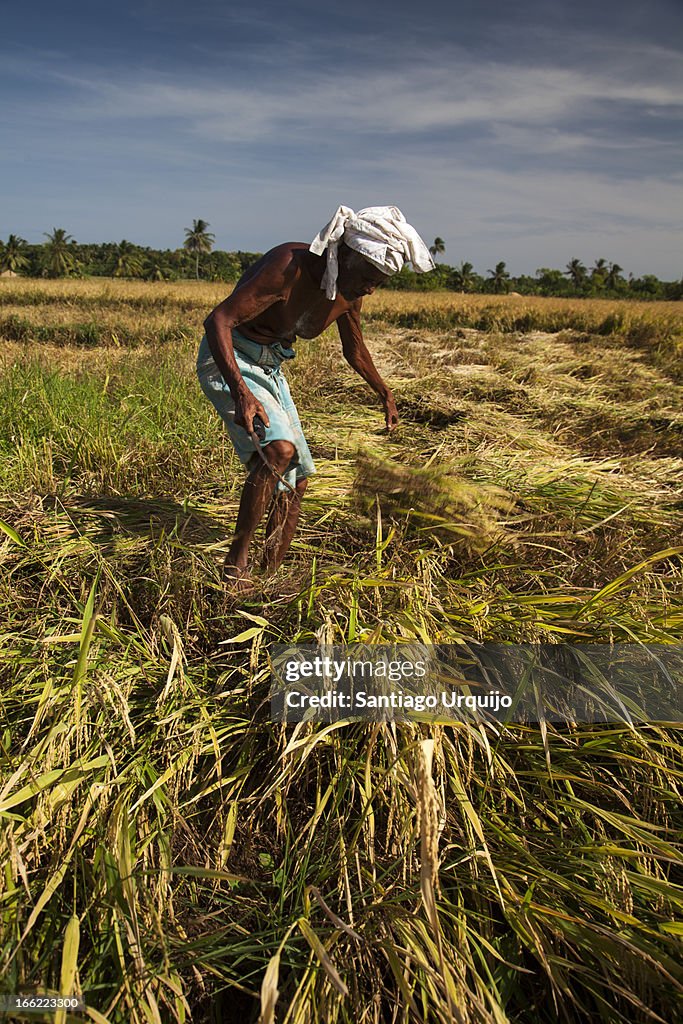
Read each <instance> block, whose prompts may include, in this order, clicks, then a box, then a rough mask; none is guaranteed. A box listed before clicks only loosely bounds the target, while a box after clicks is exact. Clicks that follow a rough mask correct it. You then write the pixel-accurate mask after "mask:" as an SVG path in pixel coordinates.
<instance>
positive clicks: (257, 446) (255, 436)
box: [248, 430, 296, 495]
mask: <svg viewBox="0 0 683 1024" xmlns="http://www.w3.org/2000/svg"><path fill="white" fill-rule="evenodd" d="M248 433H249V437H250V438H251V443H252V444H253V446H254V448H255V449H256V451H257V452H258V453H259V457H260V459H261V462H262V463H263V465H264V466H267V467H268V469H269V470H270V472H271V473H273V475H274V476H276V477H277V479H278V480H279V481H280V483H281V484H284V485H285V487H286V488H287V490H288V491H291V492H292V494H294V495H295V494H296V491H295V490H294V488H293V487H292V485H291V484H288V483H287V481H286V480H285V478H284V477H283V476H282V475H281V474H280V473H278V471H277V470H276V469H273V467H272V466H271V464H270V463H269V462H268V459H267V458H266V457H265V455H264V454H263V449H262V448H261V442H260V440H259V436H258V434H257V433H256V431H255V430H251V431H248Z"/></svg>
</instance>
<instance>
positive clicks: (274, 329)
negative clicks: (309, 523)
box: [197, 206, 434, 580]
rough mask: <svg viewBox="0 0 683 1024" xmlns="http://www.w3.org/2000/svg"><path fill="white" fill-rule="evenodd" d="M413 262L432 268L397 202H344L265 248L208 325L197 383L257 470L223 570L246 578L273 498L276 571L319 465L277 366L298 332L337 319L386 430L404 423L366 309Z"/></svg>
mask: <svg viewBox="0 0 683 1024" xmlns="http://www.w3.org/2000/svg"><path fill="white" fill-rule="evenodd" d="M406 260H409V261H410V262H411V263H412V265H413V267H414V268H415V269H416V270H418V271H420V272H425V271H427V270H431V269H432V268H433V266H434V263H433V261H432V258H431V256H430V254H429V250H428V249H427V247H426V245H425V244H424V242H423V241H422V239H421V238H420V236H419V235H418V233H417V232H416V231H415V229H414V228H413V227H411V225H410V224H408V223H407V222H406V219H405V217H404V216H403V214H402V213H401V211H400V210H398V209H397V208H396V207H395V206H372V207H368V208H367V209H365V210H360V211H359V212H358V213H354V211H353V210H351V209H349V208H348V207H347V206H340V207H339V208H338V210H337V212H336V213H335V215H334V216H333V218H332V220H331V221H330V222H329V223H328V224H326V225H325V227H324V228H323V229H322V231H321V232H320V233H319V234H318V235H316V237H315V238H314V240H313V242H312V243H311V244H310V246H309V245H307V244H306V243H305V242H285V243H284V244H283V245H278V246H276V247H275V248H274V249H271V250H270V251H269V252H267V253H266V254H265V256H262V257H261V259H260V260H259V261H258V262H257V263H255V264H254V266H252V267H250V268H249V269H248V270H247V271H246V272H245V273H244V274H243V275H242V277H241V278H240V280H239V281H238V282H237V285H236V287H235V290H234V291H233V292H232V294H231V295H229V296H228V298H227V299H225V300H224V301H223V302H221V303H220V305H218V306H216V308H215V309H214V310H213V312H212V313H210V314H209V316H208V317H207V318H206V320H205V321H204V327H205V329H206V334H205V336H204V337H203V338H202V342H201V345H200V347H199V354H198V357H197V375H198V377H199V382H200V384H201V387H202V390H203V392H204V394H205V395H206V397H207V398H208V399H209V400H210V401H211V402H212V403H213V405H214V406H215V408H216V410H217V412H218V413H219V415H220V417H221V419H222V420H223V421H224V423H225V425H226V428H227V430H228V433H229V435H230V439H231V441H232V443H233V445H234V448H235V451H236V452H237V454H238V456H239V458H240V460H241V462H242V463H243V464H244V465H245V466H246V468H247V470H248V473H249V475H248V477H247V480H246V483H245V485H244V490H243V492H242V497H241V500H240V507H239V513H238V516H237V527H236V531H235V536H234V539H233V541H232V544H231V546H230V550H229V552H228V555H227V558H226V560H225V575H226V577H228V578H230V579H234V580H239V579H241V578H243V577H244V576H246V575H247V566H248V555H249V546H250V544H251V541H252V538H253V536H254V533H255V531H256V528H257V526H258V524H259V522H260V521H261V519H262V518H263V515H264V513H265V511H266V509H267V507H268V505H269V504H270V510H269V514H268V519H267V523H266V545H265V553H264V565H265V567H266V568H267V569H269V570H275V569H277V567H278V566H279V565H280V563H281V561H282V559H283V558H284V556H285V554H286V552H287V549H288V548H289V545H290V543H291V541H292V537H293V536H294V532H295V530H296V526H297V522H298V518H299V511H300V507H301V499H302V497H303V494H304V491H305V490H306V485H307V483H308V477H309V476H311V475H312V474H313V473H315V466H314V464H313V459H312V457H311V453H310V451H309V448H308V444H307V443H306V439H305V437H304V435H303V431H302V428H301V423H300V420H299V415H298V413H297V410H296V406H295V405H294V402H293V401H292V396H291V394H290V391H289V386H288V384H287V381H286V378H285V376H284V374H283V373H282V369H281V366H282V363H283V362H285V361H286V360H287V359H293V358H294V348H293V345H294V342H295V341H296V339H297V337H300V338H316V337H317V336H318V335H319V334H322V332H323V331H324V330H325V329H326V328H327V327H329V326H330V324H331V323H333V322H336V324H337V328H338V330H339V337H340V339H341V344H342V351H343V353H344V357H345V358H346V360H347V362H348V363H349V365H350V366H351V367H353V369H354V370H356V372H357V373H359V374H360V376H361V377H362V378H363V379H364V380H365V381H367V383H368V384H369V385H370V387H371V388H372V389H373V391H375V392H377V394H378V395H379V396H380V398H381V400H382V404H383V406H384V414H385V419H386V425H387V430H389V431H391V430H393V429H394V427H395V426H396V424H397V423H398V412H397V409H396V403H395V401H394V396H393V395H392V393H391V391H390V389H389V388H388V387H387V385H386V384H385V383H384V381H383V380H382V378H381V377H380V375H379V373H378V372H377V369H376V368H375V365H374V363H373V361H372V358H371V356H370V353H369V352H368V350H367V348H366V346H365V342H364V340H363V332H362V330H361V323H360V311H361V305H362V302H363V297H364V296H365V295H371V294H372V292H374V290H375V288H377V287H378V286H379V285H380V284H382V283H383V282H384V281H386V280H387V279H388V277H390V276H391V274H395V273H396V272H397V271H399V270H400V269H401V267H402V266H403V264H404V262H405V261H406ZM259 421H260V422H259ZM264 428H265V429H264ZM255 431H256V433H255ZM259 431H260V437H261V442H260V451H257V448H256V444H257V443H258V441H259V437H258V436H257V435H258V433H259ZM276 485H277V488H276Z"/></svg>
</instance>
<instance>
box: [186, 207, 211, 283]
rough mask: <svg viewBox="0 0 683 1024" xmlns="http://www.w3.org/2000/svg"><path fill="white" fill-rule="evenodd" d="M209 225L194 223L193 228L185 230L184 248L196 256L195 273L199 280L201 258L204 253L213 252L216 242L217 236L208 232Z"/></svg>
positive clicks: (203, 221) (200, 221)
mask: <svg viewBox="0 0 683 1024" xmlns="http://www.w3.org/2000/svg"><path fill="white" fill-rule="evenodd" d="M208 226H209V224H208V222H207V221H205V220H201V219H200V220H194V221H192V227H191V228H185V236H186V237H185V241H184V242H183V246H184V248H185V249H187V251H188V252H191V253H194V256H195V273H196V275H197V280H199V257H200V255H203V254H204V253H209V252H211V246H212V245H213V243H214V242H215V241H216V238H215V235H212V234H211V232H209V231H207V230H206V229H207V228H208Z"/></svg>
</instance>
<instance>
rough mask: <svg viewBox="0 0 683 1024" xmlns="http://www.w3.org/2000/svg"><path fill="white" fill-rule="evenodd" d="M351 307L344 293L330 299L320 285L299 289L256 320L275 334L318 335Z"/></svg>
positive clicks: (305, 336)
mask: <svg viewBox="0 0 683 1024" xmlns="http://www.w3.org/2000/svg"><path fill="white" fill-rule="evenodd" d="M348 309H349V303H348V302H347V301H346V300H345V299H343V298H342V297H341V296H337V298H336V299H334V300H331V299H328V298H327V297H326V295H325V293H324V292H323V291H321V290H320V289H319V288H318V289H316V290H315V291H313V290H311V289H306V290H298V289H296V290H293V292H292V294H291V295H289V296H288V297H287V298H286V299H283V300H281V301H280V302H277V303H275V304H274V305H273V306H271V307H270V308H269V309H267V310H265V312H264V313H262V314H261V316H260V317H258V318H256V319H255V320H254V321H253V324H254V326H255V327H259V328H261V329H263V330H265V331H267V332H268V333H271V332H272V334H273V335H274V336H276V337H282V338H291V339H292V340H294V338H295V337H298V338H317V337H318V335H319V334H322V332H323V331H324V330H325V329H326V328H327V327H329V326H330V324H332V323H334V321H335V320H336V319H337V318H338V317H339V316H341V314H342V313H345V312H347V311H348Z"/></svg>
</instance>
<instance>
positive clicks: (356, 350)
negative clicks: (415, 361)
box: [337, 300, 398, 432]
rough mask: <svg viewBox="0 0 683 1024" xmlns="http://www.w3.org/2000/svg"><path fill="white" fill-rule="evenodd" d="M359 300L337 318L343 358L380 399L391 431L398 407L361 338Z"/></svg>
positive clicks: (396, 418)
mask: <svg viewBox="0 0 683 1024" xmlns="http://www.w3.org/2000/svg"><path fill="white" fill-rule="evenodd" d="M360 307H361V301H360V300H357V301H356V302H355V303H354V304H353V306H352V307H351V309H350V310H349V311H348V313H342V315H341V316H340V317H339V318H338V319H337V328H338V330H339V337H340V338H341V343H342V352H343V353H344V358H345V359H346V361H347V363H348V364H349V366H350V367H352V369H354V370H355V371H356V373H359V374H360V376H361V377H362V378H363V380H365V381H367V382H368V384H369V385H370V387H371V388H372V390H373V391H375V392H376V393H377V394H378V395H379V397H380V398H381V399H382V404H383V405H384V414H385V419H386V424H387V430H388V431H389V432H391V431H392V430H393V429H394V427H395V426H396V424H397V423H398V409H397V408H396V402H395V401H394V396H393V394H392V392H391V389H390V388H388V387H387V385H386V384H385V383H384V381H383V380H382V378H381V377H380V375H379V373H378V372H377V368H376V366H375V364H374V363H373V361H372V356H371V355H370V353H369V352H368V350H367V347H366V345H365V341H364V340H363V331H362V328H361V324H360Z"/></svg>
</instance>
